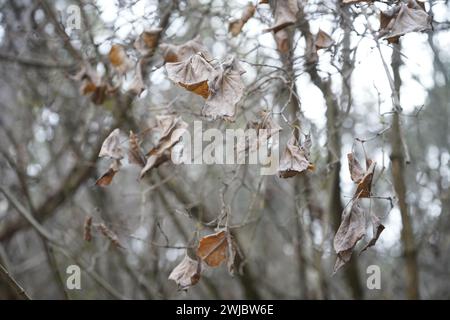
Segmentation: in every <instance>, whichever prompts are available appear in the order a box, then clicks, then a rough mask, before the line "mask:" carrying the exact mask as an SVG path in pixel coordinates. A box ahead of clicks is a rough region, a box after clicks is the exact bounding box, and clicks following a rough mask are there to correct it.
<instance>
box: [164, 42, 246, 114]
mask: <svg viewBox="0 0 450 320" xmlns="http://www.w3.org/2000/svg"><path fill="white" fill-rule="evenodd" d="M164 50H165V53H164V56H165V59H166V61H173V62H166V71H167V75H168V77H169V79H170V80H172V81H173V82H175V83H176V84H178V85H180V86H181V87H183V88H185V89H186V90H188V91H190V92H193V93H195V94H197V95H199V96H201V97H202V98H204V99H205V100H206V101H205V105H204V107H203V110H202V114H203V115H204V116H206V117H208V118H210V119H216V118H221V119H224V120H230V121H232V120H234V117H235V114H236V104H237V103H238V102H239V100H240V99H241V98H242V95H243V94H244V83H243V81H242V78H241V75H242V74H243V73H244V72H245V71H244V70H243V69H242V68H241V67H240V65H239V62H238V61H237V60H236V59H235V58H234V57H229V58H227V59H225V60H224V61H222V62H219V63H213V61H214V60H213V59H212V58H211V57H210V54H209V53H208V51H207V50H206V48H204V47H203V45H202V44H201V43H200V42H199V39H194V40H191V41H188V42H187V43H185V44H184V45H180V46H174V45H165V46H164Z"/></svg>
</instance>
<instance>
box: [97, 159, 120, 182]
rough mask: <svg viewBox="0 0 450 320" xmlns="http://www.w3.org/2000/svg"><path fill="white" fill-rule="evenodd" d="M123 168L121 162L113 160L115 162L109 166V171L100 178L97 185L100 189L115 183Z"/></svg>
mask: <svg viewBox="0 0 450 320" xmlns="http://www.w3.org/2000/svg"><path fill="white" fill-rule="evenodd" d="M121 166H122V164H121V162H120V160H113V162H112V163H111V165H110V166H109V169H108V171H106V172H105V173H104V174H103V175H102V176H101V177H100V178H98V179H97V181H96V182H95V184H96V185H97V186H100V187H106V186H109V185H110V184H111V182H112V181H113V178H114V176H115V175H116V173H117V172H119V170H120V167H121Z"/></svg>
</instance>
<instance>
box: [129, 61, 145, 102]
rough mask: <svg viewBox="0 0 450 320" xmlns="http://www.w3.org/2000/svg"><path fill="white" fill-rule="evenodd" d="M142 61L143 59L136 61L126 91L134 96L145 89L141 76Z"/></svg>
mask: <svg viewBox="0 0 450 320" xmlns="http://www.w3.org/2000/svg"><path fill="white" fill-rule="evenodd" d="M143 62H144V61H143V60H139V61H138V62H137V63H136V68H135V72H134V78H133V82H132V83H131V85H130V87H129V88H128V92H130V93H131V94H133V95H135V96H139V95H140V94H141V93H142V91H144V90H145V84H144V79H143V78H142V64H143Z"/></svg>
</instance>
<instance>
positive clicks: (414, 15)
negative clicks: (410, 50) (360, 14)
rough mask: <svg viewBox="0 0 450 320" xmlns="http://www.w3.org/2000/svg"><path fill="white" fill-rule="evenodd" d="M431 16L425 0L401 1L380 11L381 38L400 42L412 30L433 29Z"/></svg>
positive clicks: (353, 0) (345, 1)
mask: <svg viewBox="0 0 450 320" xmlns="http://www.w3.org/2000/svg"><path fill="white" fill-rule="evenodd" d="M359 2H369V3H370V2H373V1H371V0H343V1H342V3H343V4H354V3H359ZM431 20H432V19H431V17H430V16H429V15H428V13H427V12H426V11H425V2H423V1H418V0H408V2H407V3H404V2H402V1H399V2H398V3H397V4H396V5H395V6H393V7H392V8H391V9H389V10H387V11H382V12H381V13H380V30H379V38H383V39H385V40H387V41H388V42H389V43H398V42H399V39H400V37H401V36H403V35H405V34H407V33H410V32H425V31H430V30H432V25H431Z"/></svg>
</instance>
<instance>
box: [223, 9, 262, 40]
mask: <svg viewBox="0 0 450 320" xmlns="http://www.w3.org/2000/svg"><path fill="white" fill-rule="evenodd" d="M255 11H256V7H255V6H254V5H253V3H252V2H249V3H248V4H247V6H246V7H245V9H244V12H243V13H242V16H241V18H240V19H235V20H233V21H231V22H230V24H229V25H228V32H230V33H231V34H232V35H233V37H236V36H237V35H238V34H239V33H241V31H242V28H243V27H244V25H245V24H246V23H247V21H248V20H250V18H251V17H253V15H254V14H255Z"/></svg>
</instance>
